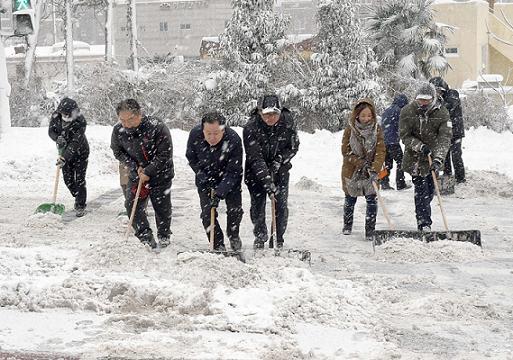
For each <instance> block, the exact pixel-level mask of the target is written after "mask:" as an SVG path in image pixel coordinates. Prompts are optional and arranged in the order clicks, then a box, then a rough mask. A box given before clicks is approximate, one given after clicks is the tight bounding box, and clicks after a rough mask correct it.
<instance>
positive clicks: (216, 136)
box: [203, 121, 224, 146]
mask: <svg viewBox="0 0 513 360" xmlns="http://www.w3.org/2000/svg"><path fill="white" fill-rule="evenodd" d="M223 135H224V125H220V124H219V122H217V121H216V122H214V123H213V124H209V123H207V122H206V123H204V124H203V136H204V137H205V141H206V142H208V144H209V145H210V146H215V145H217V144H219V142H220V141H221V139H222V138H223Z"/></svg>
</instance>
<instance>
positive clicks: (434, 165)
mask: <svg viewBox="0 0 513 360" xmlns="http://www.w3.org/2000/svg"><path fill="white" fill-rule="evenodd" d="M429 170H433V171H434V172H435V173H438V172H439V171H440V170H442V162H441V161H440V160H439V159H435V160H433V162H432V163H431V167H430V168H429Z"/></svg>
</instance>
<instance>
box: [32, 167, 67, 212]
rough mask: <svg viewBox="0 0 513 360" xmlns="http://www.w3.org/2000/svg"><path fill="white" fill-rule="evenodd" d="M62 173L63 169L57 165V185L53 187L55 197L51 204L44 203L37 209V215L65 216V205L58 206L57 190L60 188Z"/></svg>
mask: <svg viewBox="0 0 513 360" xmlns="http://www.w3.org/2000/svg"><path fill="white" fill-rule="evenodd" d="M60 172H61V167H60V166H58V165H57V171H56V172H55V183H54V185H53V197H52V202H51V203H44V204H41V205H39V206H38V207H37V209H36V213H42V214H45V213H49V212H51V213H54V214H57V215H62V214H64V211H65V208H64V204H57V189H58V188H59V174H60Z"/></svg>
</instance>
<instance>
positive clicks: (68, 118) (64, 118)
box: [61, 113, 73, 122]
mask: <svg viewBox="0 0 513 360" xmlns="http://www.w3.org/2000/svg"><path fill="white" fill-rule="evenodd" d="M61 119H62V121H64V122H70V121H71V120H73V116H72V115H71V114H66V113H61Z"/></svg>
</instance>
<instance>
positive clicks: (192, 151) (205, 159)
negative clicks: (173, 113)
mask: <svg viewBox="0 0 513 360" xmlns="http://www.w3.org/2000/svg"><path fill="white" fill-rule="evenodd" d="M186 157H187V160H189V165H190V166H191V168H192V170H193V171H194V173H195V174H196V186H197V187H198V194H199V198H200V205H201V221H202V222H203V227H204V228H205V231H206V232H207V237H209V235H210V231H211V229H210V225H211V224H210V210H211V209H212V208H217V207H218V205H219V202H220V201H221V200H225V201H226V208H227V212H226V215H227V228H226V233H227V235H228V238H229V240H230V246H231V248H232V250H234V251H238V250H240V248H241V246H242V243H241V240H240V238H239V227H240V222H241V220H242V214H243V211H242V194H241V193H242V189H241V182H242V141H241V139H240V137H239V135H238V134H237V133H236V132H235V131H234V130H232V129H230V128H229V127H227V126H226V119H225V118H224V116H223V115H221V114H220V113H218V112H212V113H208V114H206V115H205V116H203V118H202V119H201V124H200V125H198V126H196V127H195V128H194V129H192V130H191V132H190V134H189V140H188V141H187V152H186ZM217 215H218V214H217V211H216V220H215V230H214V231H215V237H214V239H215V240H214V250H219V251H225V250H226V248H225V246H224V235H223V231H222V230H221V227H220V226H219V222H218V221H217Z"/></svg>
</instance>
